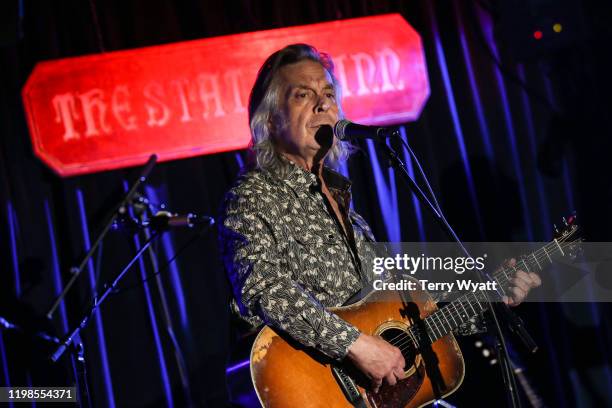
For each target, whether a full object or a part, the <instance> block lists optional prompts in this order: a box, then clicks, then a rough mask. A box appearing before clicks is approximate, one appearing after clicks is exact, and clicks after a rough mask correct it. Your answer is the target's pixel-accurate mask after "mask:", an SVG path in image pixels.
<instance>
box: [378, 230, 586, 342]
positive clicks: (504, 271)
mask: <svg viewBox="0 0 612 408" xmlns="http://www.w3.org/2000/svg"><path fill="white" fill-rule="evenodd" d="M566 238H567V237H566ZM573 242H574V241H567V242H566V241H565V239H564V240H558V241H556V242H555V241H553V242H550V243H549V244H547V245H545V246H543V247H542V248H540V249H538V250H537V251H534V252H533V253H532V254H531V255H527V256H525V257H523V258H522V259H521V260H520V261H517V262H516V264H515V266H512V267H502V268H500V269H499V270H498V271H497V272H495V273H494V276H493V278H494V280H496V281H498V283H500V284H501V285H507V284H508V283H510V278H509V276H508V272H510V273H511V274H512V273H513V272H514V273H516V272H517V267H516V265H518V264H519V263H520V262H522V263H523V266H524V267H526V268H527V269H528V270H529V269H534V268H529V267H528V266H527V262H528V263H530V264H531V266H537V267H538V268H539V269H540V270H542V267H541V264H540V261H544V260H546V259H548V260H549V261H551V259H550V255H551V254H552V255H554V254H555V252H557V251H558V250H560V251H561V253H563V249H562V248H561V246H562V245H561V244H565V246H569V245H568V243H573ZM546 247H552V251H547V250H546ZM549 249H550V248H549ZM530 256H531V257H533V259H534V260H535V261H536V262H535V264H533V262H532V260H530V259H529V257H530ZM525 260H527V262H525ZM478 293H479V294H481V295H483V293H482V292H478ZM469 296H473V297H474V299H475V300H476V303H477V304H478V307H479V308H480V311H478V312H476V309H475V308H474V304H473V301H470V300H468V297H469ZM481 300H482V301H484V299H483V298H481ZM462 302H467V303H468V305H469V306H470V307H471V308H472V311H473V313H472V316H475V315H477V314H479V313H480V312H482V311H484V310H486V309H485V308H483V307H482V304H481V302H480V301H479V299H478V295H477V294H476V293H475V292H471V293H466V294H464V295H462V296H461V297H459V298H457V299H455V300H454V301H453V302H451V303H449V304H448V306H446V307H444V308H441V309H438V310H437V311H435V312H434V313H432V314H431V315H429V316H427V317H426V318H425V319H423V322H424V323H425V324H426V325H427V323H429V324H428V326H429V332H431V333H432V334H433V335H434V336H435V338H434V339H431V336H429V333H427V332H426V334H427V337H428V338H429V340H430V341H435V340H437V339H438V338H440V337H443V336H444V335H445V334H443V333H448V332H450V331H452V329H453V328H454V327H459V326H460V325H461V324H463V323H465V322H464V321H463V316H465V317H468V316H470V313H468V311H467V309H466V308H465V306H463V304H462ZM457 305H461V306H462V307H463V310H464V313H463V316H462V312H461V311H460V310H459V308H458V306H457ZM451 307H452V308H453V309H454V311H453V310H452V309H451ZM440 314H441V315H442V316H443V317H444V319H445V320H446V322H447V323H448V328H446V327H445V326H447V325H445V324H444V321H443V320H442V318H441V317H440V316H439V315H440ZM447 315H448V316H449V317H451V319H452V320H453V322H454V327H453V324H451V322H450V320H448V317H447ZM435 317H437V318H438V320H439V321H440V323H441V325H442V328H443V329H445V330H446V331H444V332H443V331H442V330H440V327H439V326H438V323H436V321H435V319H434V318H435ZM455 317H457V319H458V320H459V322H460V323H459V324H457V320H456V319H455ZM432 323H433V324H432ZM415 328H417V326H411V327H410V328H409V329H408V331H409V332H410V333H407V332H401V333H399V334H398V335H396V336H395V337H393V338H392V339H390V340H388V342H389V343H390V344H392V345H394V346H399V347H398V348H400V350H401V351H402V352H404V351H406V350H405V349H404V346H406V345H408V346H410V344H407V342H408V343H412V344H413V345H414V346H418V345H417V344H416V342H415V339H414V335H415V333H413V332H414V329H415ZM433 328H435V329H437V331H438V333H440V336H439V337H438V336H437V335H436V333H435V331H434V330H433ZM426 330H427V327H426ZM410 334H412V335H413V336H411V335H410ZM419 334H420V333H419ZM417 338H421V337H420V336H418V337H417Z"/></svg>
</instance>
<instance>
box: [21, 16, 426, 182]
mask: <svg viewBox="0 0 612 408" xmlns="http://www.w3.org/2000/svg"><path fill="white" fill-rule="evenodd" d="M297 42H303V43H308V44H312V45H314V46H315V47H317V48H318V49H320V50H322V51H325V52H327V53H329V54H330V55H331V56H332V58H333V59H334V62H335V64H336V75H337V76H338V78H339V80H340V82H341V83H342V88H343V92H344V95H343V107H344V111H345V113H346V115H347V117H348V118H350V119H352V120H354V121H357V122H362V123H370V124H384V123H393V122H395V123H398V122H403V121H410V120H414V119H416V118H417V117H418V116H419V114H420V112H421V109H422V108H423V106H424V104H425V102H426V100H427V98H428V96H429V82H428V77H427V70H426V66H425V57H424V53H423V48H422V44H421V39H420V37H419V35H418V34H417V33H416V32H415V31H414V30H413V29H412V27H410V25H409V24H408V23H407V22H406V21H405V20H404V19H403V18H402V17H401V16H400V15H398V14H388V15H383V16H375V17H365V18H359V19H351V20H344V21H335V22H330V23H321V24H313V25H308V26H300V27H290V28H282V29H277V30H269V31H259V32H254V33H247V34H238V35H230V36H224V37H216V38H209V39H204V40H197V41H189V42H181V43H174V44H168V45H161V46H154V47H147V48H140V49H135V50H127V51H116V52H110V53H105V54H96V55H89V56H84V57H76V58H66V59H61V60H54V61H47V62H42V63H39V64H37V65H36V67H35V68H34V71H33V72H32V74H31V76H30V78H29V79H28V81H27V83H26V85H25V86H24V88H23V91H22V96H23V100H24V104H25V109H26V113H27V118H28V125H29V127H30V135H31V139H32V144H33V146H34V151H35V153H36V155H37V156H39V157H40V158H41V159H42V160H43V161H44V162H45V163H47V164H48V165H49V166H50V167H51V168H53V169H54V170H55V171H56V172H57V173H58V174H60V175H61V176H72V175H78V174H85V173H91V172H96V171H102V170H110V169H117V168H122V167H128V166H134V165H139V164H142V163H144V162H145V161H146V160H147V158H148V157H149V155H150V154H151V153H157V155H158V156H159V159H160V160H161V161H166V160H173V159H179V158H186V157H192V156H197V155H202V154H211V153H217V152H223V151H229V150H237V149H243V148H245V147H247V145H248V142H249V129H248V123H247V122H248V119H247V112H246V106H247V100H248V93H249V90H250V88H251V86H252V84H253V82H254V80H255V75H256V73H257V70H258V68H259V66H260V65H261V64H262V63H263V61H264V59H265V58H266V57H267V56H268V55H270V54H271V53H272V52H274V51H276V50H278V49H280V48H282V47H284V46H285V45H287V44H290V43H297Z"/></svg>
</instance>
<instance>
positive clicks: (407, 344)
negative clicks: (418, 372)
mask: <svg viewBox="0 0 612 408" xmlns="http://www.w3.org/2000/svg"><path fill="white" fill-rule="evenodd" d="M380 337H382V338H383V339H384V340H386V341H387V342H388V343H390V344H392V345H394V346H395V347H397V348H399V349H400V350H401V352H402V355H403V356H404V360H405V361H406V365H405V366H404V371H408V370H409V369H410V367H412V366H413V365H414V364H415V360H416V356H417V353H416V350H415V348H414V344H413V342H412V338H411V337H410V335H409V334H408V333H407V332H406V331H405V330H402V329H397V328H394V327H391V328H388V329H385V330H383V331H382V332H381V333H380Z"/></svg>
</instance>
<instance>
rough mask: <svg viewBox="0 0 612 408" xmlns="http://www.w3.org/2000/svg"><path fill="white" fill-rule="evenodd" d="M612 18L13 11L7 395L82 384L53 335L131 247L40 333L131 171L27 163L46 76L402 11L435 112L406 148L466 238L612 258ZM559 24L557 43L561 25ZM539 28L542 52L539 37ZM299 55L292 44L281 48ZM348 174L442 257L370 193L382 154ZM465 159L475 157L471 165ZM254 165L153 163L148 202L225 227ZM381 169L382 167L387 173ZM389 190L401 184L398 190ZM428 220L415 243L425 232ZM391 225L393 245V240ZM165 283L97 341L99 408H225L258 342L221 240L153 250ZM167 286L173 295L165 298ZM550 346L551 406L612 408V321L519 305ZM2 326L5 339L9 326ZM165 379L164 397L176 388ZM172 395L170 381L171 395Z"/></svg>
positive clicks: (232, 161)
mask: <svg viewBox="0 0 612 408" xmlns="http://www.w3.org/2000/svg"><path fill="white" fill-rule="evenodd" d="M606 3H607V2H606V1H603V0H602V1H594V0H590V1H577V0H576V1H570V0H560V1H546V0H529V1H528V0H521V1H480V2H468V1H460V0H456V1H424V0H415V1H384V0H383V1H367V0H361V1H358V0H354V1H349V0H335V1H331V0H330V1H304V2H298V1H280V0H277V1H261V2H257V1H227V2H212V1H210V2H209V1H204V0H186V1H180V2H179V1H176V2H169V1H161V0H148V1H143V0H140V1H139V0H122V1H112V0H108V1H101V0H98V1H94V0H91V1H76V0H66V1H47V2H36V1H28V0H22V1H5V2H3V3H2V5H1V6H0V7H1V9H0V15H1V16H2V17H1V18H2V25H1V29H0V30H1V31H0V47H1V51H0V55H1V61H0V75H1V78H2V81H1V82H0V86H1V93H0V123H1V127H0V133H1V135H2V137H1V142H0V179H1V184H0V203H1V206H2V216H1V217H2V218H1V220H2V223H1V225H2V229H1V230H0V257H1V258H0V267H1V269H0V316H2V317H4V318H5V319H7V320H10V321H11V322H13V323H16V324H18V325H20V326H21V327H22V328H23V329H24V330H25V332H23V331H17V330H9V329H6V328H5V329H2V328H0V385H3V386H4V385H13V386H16V385H21V386H25V385H32V384H33V385H66V384H73V383H74V382H75V379H74V361H73V360H71V358H70V357H69V356H68V355H67V356H65V357H64V358H63V359H62V360H61V361H60V363H59V364H56V365H52V364H50V363H48V362H47V360H46V356H47V354H48V353H49V350H50V346H49V345H47V344H46V343H45V342H44V341H42V340H36V339H35V340H33V337H32V335H31V334H32V333H33V332H37V331H40V330H44V331H46V332H49V333H53V334H55V335H58V336H61V335H62V334H63V333H65V331H66V330H67V328H68V327H72V326H73V325H74V324H75V323H76V321H77V319H78V318H79V317H80V315H81V313H82V312H83V307H84V305H86V304H87V300H88V299H89V297H90V296H91V287H92V284H95V282H96V281H97V282H106V281H108V279H110V277H111V276H113V275H114V274H115V273H116V272H117V271H118V268H120V266H121V265H123V264H124V263H125V262H126V261H127V260H128V259H129V257H130V256H131V255H132V254H133V253H134V251H135V249H136V247H137V243H136V242H135V241H134V239H133V237H132V236H130V235H129V234H125V233H117V232H115V233H112V234H111V235H109V236H108V238H107V239H106V240H105V241H104V245H103V247H102V249H101V250H100V251H99V252H97V254H96V257H95V258H94V262H93V263H92V264H91V265H90V267H88V268H87V269H86V271H85V273H84V275H83V276H81V278H80V279H79V281H78V285H77V287H76V288H74V290H73V293H71V295H70V296H69V297H68V299H67V302H66V305H65V308H62V309H61V310H60V312H59V313H57V314H56V316H55V318H54V319H53V320H52V321H46V320H45V319H44V318H43V316H44V313H45V311H46V310H47V308H48V307H49V305H50V303H51V301H52V299H53V298H54V296H55V294H56V293H57V291H58V289H59V287H60V283H59V280H58V279H57V277H59V276H61V279H62V280H63V282H64V283H65V282H66V281H67V279H68V278H69V274H68V271H69V268H70V267H71V266H72V265H73V264H74V263H75V262H77V260H78V259H79V258H80V256H81V255H82V254H83V251H84V248H85V247H86V246H87V244H86V241H85V236H88V237H90V238H93V237H94V236H95V234H96V233H97V232H98V231H99V229H100V228H101V226H102V223H103V219H104V216H105V214H107V212H108V211H109V210H110V209H111V208H112V207H113V205H114V204H115V203H116V202H117V200H119V198H120V197H121V195H122V193H123V189H124V188H125V187H124V183H125V182H131V181H132V180H134V178H135V177H136V172H135V170H134V169H126V170H118V171H112V172H105V173H101V174H94V175H88V176H81V177H74V178H69V179H60V178H59V177H57V176H56V175H55V174H54V173H52V172H51V171H50V170H49V169H47V168H46V167H45V166H44V165H43V164H42V163H41V162H40V161H39V160H38V159H36V158H35V157H34V156H33V153H32V147H31V144H30V139H29V136H28V131H27V127H26V123H25V118H24V112H23V107H22V104H21V99H20V90H21V87H22V86H23V84H24V83H25V80H26V79H27V77H28V75H29V74H30V72H31V71H32V69H33V67H34V65H35V64H36V63H37V62H39V61H42V60H48V59H54V58H63V57H69V56H77V55H84V54H91V53H97V52H101V51H103V50H105V51H114V50H121V49H128V48H137V47H143V46H148V45H154V44H165V43H171V42H176V41H183V40H190V39H198V38H205V37H212V36H219V35H225V34H232V33H241V32H249V31H256V30H264V29H271V28H278V27H286V26H292V25H298V24H309V23H315V22H321V21H331V20H336V19H342V18H351V17H359V16H367V15H375V14H381V13H388V12H399V13H401V14H402V15H403V17H404V18H405V19H406V20H407V21H408V22H410V24H411V25H412V26H413V27H414V28H415V29H416V30H417V31H418V32H419V33H420V34H421V36H422V38H423V43H424V47H425V52H426V59H427V64H428V72H429V77H430V84H431V85H430V86H431V96H430V99H429V101H428V103H427V105H426V107H425V109H424V111H423V113H422V115H421V117H420V118H419V120H418V121H416V122H413V123H409V124H406V125H405V128H404V129H405V130H406V134H407V137H408V140H409V141H410V143H411V144H412V146H413V148H414V149H415V151H416V153H417V155H418V156H419V157H420V158H421V160H422V163H423V165H424V168H425V171H426V172H427V173H428V174H429V175H430V178H431V182H432V186H433V189H434V191H436V192H438V194H439V198H440V204H441V205H442V206H443V208H445V209H446V211H447V216H448V219H449V221H450V222H451V224H452V225H454V226H455V227H456V229H457V231H458V232H459V235H460V236H461V237H462V238H463V239H465V240H474V241H475V240H491V241H504V240H508V241H509V240H533V241H547V240H550V239H551V237H552V223H553V222H556V223H559V219H560V217H561V216H564V215H567V214H568V213H569V212H571V211H573V210H577V211H578V215H579V218H578V219H579V221H580V224H581V225H582V226H583V227H584V234H585V236H586V237H587V239H588V240H589V241H609V237H610V232H609V231H610V227H612V222H611V221H610V215H609V213H610V207H611V203H612V183H611V178H612V177H611V175H612V171H611V169H610V164H611V158H610V152H611V151H612V149H611V147H612V146H611V145H612V143H611V140H612V132H611V130H612V125H611V117H612V115H611V111H610V107H611V104H610V103H609V97H610V94H611V91H612V80H611V75H610V72H612V70H611V68H612V66H611V64H610V61H609V58H608V57H609V53H610V45H609V44H610V40H611V39H612V38H611V37H612V29H611V28H610V27H612V25H611V23H610V22H612V13H611V10H610V7H609V6H607V5H606ZM557 21H561V22H562V23H563V31H562V32H561V33H559V35H557V36H554V35H553V32H552V31H551V26H552V24H553V23H554V22H557ZM537 29H540V30H542V32H543V33H544V37H543V39H542V40H541V41H536V40H535V39H534V38H533V32H534V31H535V30H537ZM287 42H288V43H290V42H291V39H290V38H288V39H287ZM361 147H362V150H361V151H360V152H358V153H357V154H356V155H355V157H353V159H352V160H351V162H350V164H349V174H350V177H351V178H352V179H353V181H354V187H353V193H354V205H355V208H356V210H357V211H358V212H360V213H361V214H363V215H364V217H365V218H366V220H368V222H369V223H370V224H371V225H372V227H373V229H374V232H375V234H376V235H377V237H378V239H379V240H381V241H383V240H387V239H390V238H391V239H398V238H399V239H401V240H403V241H415V240H419V239H428V240H443V239H444V235H443V234H442V233H441V232H440V230H439V228H438V227H437V226H436V225H435V223H433V221H432V220H431V217H430V216H429V215H428V214H427V213H426V212H424V211H421V209H420V208H419V207H418V206H415V205H414V203H413V202H412V200H411V198H410V195H409V193H408V192H407V188H406V186H405V185H403V184H402V183H401V182H399V180H398V183H397V185H396V186H395V188H397V192H398V203H399V208H400V209H399V210H398V211H396V212H395V213H393V214H391V212H392V211H391V210H390V209H389V207H388V206H387V205H384V204H383V200H381V196H380V194H378V191H381V190H377V188H376V187H379V188H380V187H381V186H382V185H384V183H385V180H383V179H377V178H376V177H375V176H374V175H373V173H372V167H373V166H374V165H376V164H377V163H378V164H380V163H381V162H379V161H378V159H377V157H378V155H377V154H376V152H375V151H373V150H370V148H369V147H368V146H367V145H365V144H364V145H362V146H361ZM462 152H463V153H462ZM238 157H239V158H240V159H243V158H244V152H230V153H224V154H218V155H213V156H207V157H198V158H193V159H187V160H180V161H175V162H170V163H164V164H160V165H158V166H157V167H156V168H155V170H154V172H153V174H152V176H151V178H150V180H149V182H148V186H149V187H148V188H147V189H146V190H144V189H143V193H145V194H146V195H147V196H148V197H149V198H150V199H151V200H152V201H154V202H157V203H160V202H163V203H166V204H168V206H169V207H170V208H171V209H172V210H173V211H177V212H188V211H197V212H198V213H202V214H215V213H216V212H217V210H218V206H219V204H220V200H221V199H222V197H223V194H224V192H225V190H226V189H227V188H228V187H229V185H230V184H231V183H232V181H233V180H234V178H235V176H236V174H237V172H238V171H239V161H240V160H239V159H238ZM380 158H382V156H380ZM386 181H388V179H387V180H386ZM421 213H422V226H421V227H420V225H421V224H420V223H419V222H418V220H419V219H420V218H419V217H418V216H419V215H420V214H421ZM393 216H396V217H399V225H400V235H399V237H398V236H397V234H396V235H394V236H390V235H393V234H392V233H391V232H390V231H392V230H393V226H392V225H390V224H389V223H390V222H392V221H390V220H393ZM182 247H185V249H184V250H182V252H181V253H180V256H179V257H178V260H177V261H176V262H175V263H174V264H173V269H172V268H170V270H168V271H166V272H163V273H162V274H160V276H161V279H160V282H159V285H158V284H157V283H154V280H153V279H150V280H149V285H147V286H146V288H147V290H144V289H143V286H142V285H139V284H138V282H139V281H140V280H141V279H142V277H143V276H145V275H146V274H151V273H152V272H153V271H154V268H153V267H152V266H151V263H150V262H149V261H147V262H145V263H143V264H141V265H135V267H134V268H133V270H132V271H131V272H130V273H129V274H128V277H127V279H126V281H125V282H124V283H123V284H122V288H123V289H122V290H121V291H120V292H119V293H117V294H116V295H113V296H112V297H111V298H110V299H109V301H108V302H107V303H106V304H105V305H104V307H103V308H102V311H101V318H100V319H94V320H93V321H92V322H91V324H90V327H88V329H87V330H86V332H85V334H84V343H85V348H86V352H87V361H88V364H87V369H88V374H89V384H90V392H91V396H92V400H93V401H94V405H95V406H114V405H117V406H158V405H159V406H164V405H169V404H170V403H169V400H172V401H174V404H175V405H176V406H187V399H190V400H192V401H193V403H194V404H195V405H197V406H211V407H217V406H223V405H224V404H225V401H226V400H227V398H228V395H227V394H228V393H227V389H226V375H225V369H226V367H227V366H230V365H232V364H234V363H237V362H240V361H242V360H243V359H244V358H245V356H246V355H247V352H248V339H244V338H242V339H241V338H240V337H239V335H238V331H237V330H236V329H235V328H234V326H233V325H232V324H231V323H230V322H231V319H230V316H229V313H228V310H227V307H226V305H227V302H228V297H229V291H228V287H227V283H226V280H225V275H224V273H223V270H222V267H221V263H220V260H219V257H218V253H217V249H216V236H215V232H214V231H210V232H208V231H200V232H198V231H177V232H172V233H171V234H168V235H167V236H166V238H165V241H164V242H163V243H160V244H159V245H158V246H157V247H156V251H157V253H158V254H159V257H158V259H159V265H160V267H162V268H163V267H164V265H165V264H167V263H168V259H170V258H171V257H172V256H173V254H174V253H175V252H177V251H179V250H181V248H182ZM160 288H161V290H160ZM162 293H163V294H164V295H165V296H166V298H167V304H168V308H169V315H170V319H171V320H172V323H173V327H174V333H175V334H176V339H177V343H178V344H179V345H180V348H181V349H182V352H183V355H184V357H185V360H186V365H187V371H188V381H189V388H190V393H191V396H190V397H189V398H187V397H186V396H185V395H186V392H185V391H184V388H183V387H182V386H181V382H180V380H179V374H178V369H177V363H176V359H175V357H174V349H173V347H172V342H171V341H170V336H169V335H168V332H167V330H166V329H165V328H164V326H165V323H164V320H163V318H162V316H163V313H162V308H161V303H160V295H161V294H162ZM517 311H518V313H519V314H520V315H521V316H523V317H524V318H525V320H526V321H527V324H528V327H529V329H530V330H531V332H532V333H533V335H534V337H535V339H536V341H537V342H538V343H539V345H540V351H539V352H538V353H537V354H536V355H535V356H527V355H525V354H524V352H523V351H522V350H521V348H520V347H519V346H518V345H517V346H516V347H514V349H516V351H517V352H518V353H519V354H520V357H521V360H523V362H524V364H525V365H526V368H527V374H528V375H529V376H530V377H531V378H532V380H533V385H534V387H535V388H536V389H537V390H538V391H539V393H540V394H541V396H542V398H543V400H544V401H546V404H547V405H548V406H568V407H575V406H585V407H586V406H610V405H611V404H612V398H611V391H610V390H611V389H612V377H611V373H610V366H609V365H610V350H609V345H610V344H612V336H611V332H610V328H611V325H610V305H609V304H602V303H600V304H588V303H584V304H565V305H561V304H545V305H544V304H541V305H540V304H524V305H521V306H520V307H518V308H517ZM0 327H2V326H0ZM461 343H462V349H463V351H464V354H465V357H466V360H467V375H466V380H465V383H464V386H463V387H462V388H461V389H460V390H459V391H458V392H457V393H456V394H455V395H454V396H452V397H450V398H449V401H451V402H453V403H454V404H456V405H458V406H489V405H492V404H495V405H498V404H500V403H501V401H502V400H503V398H504V397H503V393H502V388H501V378H500V376H499V372H498V369H497V368H494V367H490V366H489V365H488V363H487V362H485V361H484V360H483V359H481V358H480V357H479V353H478V352H477V351H475V349H474V348H473V347H472V343H473V339H469V338H464V339H461ZM164 379H165V380H164ZM227 380H228V381H229V384H230V388H231V390H232V394H233V397H234V399H235V400H240V401H242V402H243V403H244V404H248V403H249V402H248V401H249V398H250V401H252V398H253V396H252V394H249V390H248V382H247V381H248V369H247V368H242V369H237V370H234V371H232V372H231V373H230V374H228V375H227ZM164 384H169V386H168V387H164Z"/></svg>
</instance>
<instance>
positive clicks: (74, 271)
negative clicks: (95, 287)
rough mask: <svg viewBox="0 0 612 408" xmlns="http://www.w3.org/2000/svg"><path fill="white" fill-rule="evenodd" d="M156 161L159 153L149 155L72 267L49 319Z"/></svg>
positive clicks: (49, 312) (49, 313)
mask: <svg viewBox="0 0 612 408" xmlns="http://www.w3.org/2000/svg"><path fill="white" fill-rule="evenodd" d="M156 162H157V155H155V154H152V155H151V156H150V157H149V160H148V161H147V163H146V164H145V166H144V167H143V169H142V171H141V172H140V176H139V177H138V178H137V179H136V181H134V183H133V184H132V186H131V187H130V189H129V190H128V192H127V194H126V195H125V196H124V197H123V199H122V200H121V201H120V202H119V203H118V204H117V205H116V206H115V208H114V209H113V210H112V211H111V213H110V216H109V217H108V221H107V222H106V224H105V225H104V228H102V231H100V233H99V234H98V236H97V237H96V239H95V241H94V243H93V245H92V246H91V248H90V249H89V251H87V253H86V254H85V256H83V259H82V260H81V262H80V263H79V266H77V267H72V268H70V272H71V273H72V278H70V280H69V281H68V283H67V284H66V286H64V290H63V291H62V293H60V295H59V296H58V297H57V298H56V299H55V302H53V305H52V306H51V307H50V308H49V311H48V312H47V318H48V319H51V318H52V317H53V313H54V312H55V310H56V309H57V307H58V306H59V304H60V303H61V301H62V300H64V298H65V297H66V294H67V293H68V291H69V290H70V288H71V287H72V285H74V282H75V281H76V280H77V278H78V277H79V275H80V274H81V272H83V269H85V265H87V262H89V260H90V259H91V258H92V257H93V254H94V252H96V249H98V246H99V245H100V243H101V242H102V240H103V239H104V237H105V236H106V234H107V233H108V231H109V230H110V228H111V227H112V225H113V223H114V222H115V220H116V219H117V217H118V216H119V215H120V214H124V213H125V212H126V206H127V204H129V203H130V202H131V201H132V199H133V198H134V196H135V195H136V190H137V189H138V187H140V185H141V184H142V183H144V182H145V180H146V179H147V177H149V173H151V170H153V167H154V166H155V163H156Z"/></svg>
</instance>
